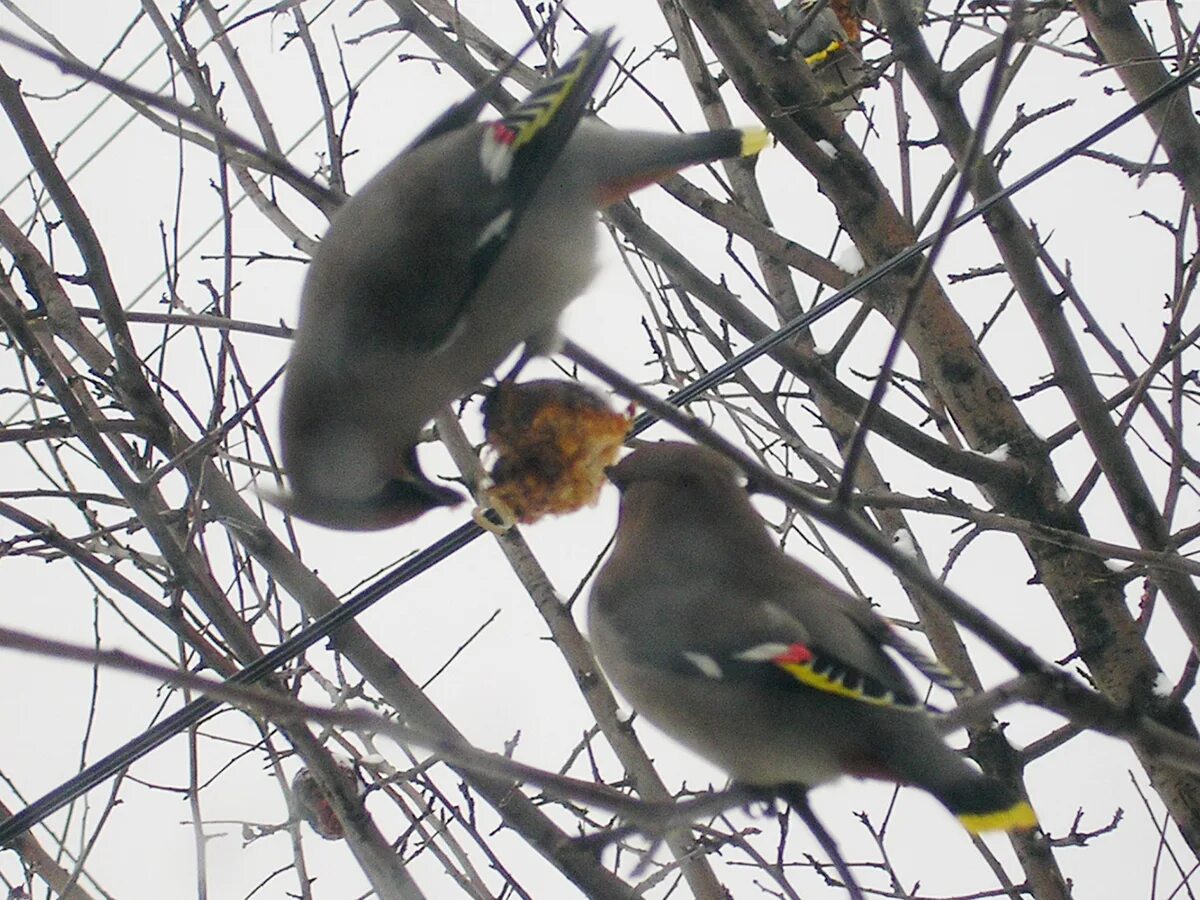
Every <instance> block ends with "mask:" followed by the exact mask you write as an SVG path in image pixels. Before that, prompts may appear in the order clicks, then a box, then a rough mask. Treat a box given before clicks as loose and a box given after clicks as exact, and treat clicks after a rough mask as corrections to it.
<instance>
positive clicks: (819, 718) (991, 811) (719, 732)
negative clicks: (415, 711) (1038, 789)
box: [588, 443, 1034, 830]
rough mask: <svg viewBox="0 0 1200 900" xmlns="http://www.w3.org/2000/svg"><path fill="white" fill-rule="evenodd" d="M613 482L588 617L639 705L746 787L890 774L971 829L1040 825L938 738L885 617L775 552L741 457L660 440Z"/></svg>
mask: <svg viewBox="0 0 1200 900" xmlns="http://www.w3.org/2000/svg"><path fill="white" fill-rule="evenodd" d="M610 478H611V480H612V481H613V483H614V484H616V486H617V487H618V488H620V490H621V511H620V522H619V525H618V528H617V538H616V544H615V546H614V548H613V551H612V555H611V557H610V558H609V559H608V561H607V562H606V563H605V565H604V567H603V568H602V569H601V570H600V572H599V574H598V575H597V577H596V582H595V585H594V587H593V589H592V593H591V601H590V605H589V611H588V626H589V631H590V633H591V638H592V643H593V646H594V648H595V652H596V657H597V659H598V660H599V661H600V664H601V666H602V667H603V668H604V671H605V673H606V674H607V675H608V677H609V678H610V680H611V681H612V682H613V684H614V685H615V686H616V688H617V689H618V690H619V691H620V692H621V693H622V694H623V695H624V696H625V697H626V698H627V699H628V700H629V702H630V704H631V705H632V706H633V708H634V709H635V710H637V711H638V712H639V713H641V714H642V715H644V716H645V717H646V718H647V719H649V720H650V721H651V722H653V723H654V724H656V725H658V726H659V727H660V728H662V729H663V730H664V731H666V732H667V733H668V734H670V735H672V736H673V737H675V738H676V739H677V740H679V741H680V742H681V743H683V744H685V745H687V746H689V747H690V748H691V749H692V750H694V751H695V752H697V753H699V754H700V755H701V756H704V757H706V758H708V759H709V760H711V761H712V762H714V763H716V764H717V765H719V766H720V767H721V768H723V769H725V770H726V771H727V772H728V773H729V774H730V775H731V776H732V777H733V779H734V780H735V781H738V782H741V783H744V784H748V785H754V786H758V787H763V788H768V789H769V788H773V787H780V786H785V785H797V784H798V785H802V786H804V787H812V786H814V785H817V784H821V783H823V782H827V781H830V780H832V779H835V778H837V777H839V776H841V775H857V776H863V777H879V778H885V779H888V780H892V781H899V782H905V783H911V784H914V785H917V786H920V787H922V788H924V789H925V790H927V791H929V792H930V793H932V794H933V795H934V796H935V797H937V798H938V799H939V800H941V801H942V803H944V804H945V805H946V806H947V807H948V808H949V809H950V810H951V811H952V812H954V813H955V814H956V815H958V816H959V817H960V818H961V819H962V820H963V822H964V824H965V825H967V827H968V828H972V829H973V830H983V829H989V828H997V827H999V828H1010V827H1031V826H1032V824H1033V822H1034V820H1033V813H1032V810H1031V809H1029V807H1028V805H1027V804H1025V803H1024V801H1022V800H1020V798H1019V797H1018V796H1017V794H1016V792H1015V791H1013V790H1012V789H1010V788H1009V787H1008V786H1007V785H1005V784H1003V783H1001V782H999V781H997V780H995V779H992V778H988V777H985V776H984V775H982V774H980V773H979V772H978V771H977V770H975V769H973V768H972V767H971V766H970V765H969V764H968V763H967V762H966V761H965V760H964V759H963V758H962V757H961V756H960V755H959V754H958V753H956V752H955V751H953V750H951V749H950V748H949V747H947V746H946V745H945V744H944V743H943V742H942V739H941V737H940V736H939V734H938V733H937V731H936V730H935V729H934V727H933V723H932V720H931V719H930V717H929V715H928V714H927V713H926V712H925V711H924V710H923V708H922V707H921V704H920V703H919V702H918V698H917V697H916V695H915V694H914V691H913V689H912V686H911V685H910V684H909V682H908V680H907V679H906V678H905V676H904V675H903V673H902V672H901V671H900V669H899V668H898V667H897V665H896V664H895V663H894V662H893V661H892V659H891V658H890V657H889V656H888V655H887V654H886V653H885V652H884V650H883V648H882V646H881V644H882V641H883V640H884V638H885V635H886V631H887V629H888V627H889V626H887V624H886V623H885V622H883V620H882V619H880V618H879V617H878V616H877V615H875V614H874V613H873V612H872V611H871V610H870V609H869V607H867V606H866V604H864V603H861V602H860V601H858V600H856V599H854V598H853V597H851V596H849V595H848V594H846V593H845V592H844V591H842V590H840V589H838V588H837V587H835V586H834V585H832V584H831V583H829V582H828V581H826V580H825V579H824V578H822V577H820V576H819V575H817V574H816V573H815V572H813V571H812V570H811V569H809V568H807V567H806V566H804V565H802V564H801V563H799V562H798V561H796V560H794V559H792V558H791V557H789V556H788V555H787V554H785V553H784V552H783V551H782V550H780V549H779V547H778V546H777V545H776V544H775V542H774V541H773V540H772V539H771V537H770V536H769V535H768V533H767V531H766V530H765V528H764V527H763V523H762V520H761V519H760V518H759V516H758V514H757V513H756V512H755V510H754V508H753V506H752V505H751V504H750V502H749V498H748V495H747V492H746V490H745V488H743V487H742V486H741V484H740V473H739V471H738V469H737V468H736V467H735V466H734V465H733V464H732V463H731V462H729V461H728V460H727V459H725V458H724V457H722V456H720V455H719V454H717V453H715V452H714V451H711V450H708V449H706V448H702V447H697V446H694V445H690V444H680V443H663V444H659V445H652V446H648V447H645V448H643V449H639V450H637V451H635V452H634V453H633V454H631V455H630V456H628V457H627V458H626V459H625V460H623V461H622V462H621V463H619V464H618V465H617V466H615V467H614V468H613V469H612V470H610ZM789 659H791V660H792V662H793V667H792V668H791V669H789V668H787V667H786V665H785V664H784V663H785V662H786V661H787V660H789ZM822 673H823V674H822ZM839 693H841V694H846V693H849V694H853V695H854V696H844V695H839Z"/></svg>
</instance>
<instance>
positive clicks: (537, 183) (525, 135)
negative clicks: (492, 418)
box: [280, 31, 766, 530]
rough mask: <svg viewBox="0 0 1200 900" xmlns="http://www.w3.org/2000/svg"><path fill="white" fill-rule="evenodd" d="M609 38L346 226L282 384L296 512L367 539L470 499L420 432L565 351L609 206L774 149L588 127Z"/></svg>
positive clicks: (345, 217)
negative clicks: (433, 465)
mask: <svg viewBox="0 0 1200 900" xmlns="http://www.w3.org/2000/svg"><path fill="white" fill-rule="evenodd" d="M610 35H611V33H610V32H609V31H605V32H600V33H597V34H594V35H592V36H590V37H588V38H587V39H586V40H585V41H584V42H583V45H582V46H581V47H580V48H579V50H578V51H577V52H576V53H575V54H574V56H572V57H571V58H570V59H569V60H568V61H567V62H566V63H565V64H564V65H563V66H562V67H561V68H560V69H559V70H558V71H557V73H556V74H555V75H554V76H553V77H552V78H551V79H549V80H548V81H547V82H546V83H545V84H544V85H543V86H542V87H541V88H539V89H538V90H536V91H535V92H534V93H533V94H532V95H531V96H530V97H528V98H527V99H526V100H525V101H524V102H523V103H521V104H520V105H519V106H518V107H516V108H515V109H513V110H512V111H511V112H510V113H509V114H507V115H506V116H504V117H503V118H502V119H500V120H499V121H495V122H476V121H475V119H476V117H477V116H478V114H479V112H480V111H481V110H482V108H483V106H484V105H485V104H486V102H487V101H488V99H490V92H491V89H490V88H487V89H481V91H477V92H476V93H475V94H473V95H472V96H471V97H469V98H468V99H467V100H465V101H463V102H462V103H460V104H458V105H457V106H455V107H453V108H452V109H451V110H449V111H448V112H447V113H445V114H444V115H443V116H441V117H440V118H439V119H438V120H437V121H436V122H434V124H433V125H432V126H430V127H429V128H428V129H426V131H425V132H424V133H423V134H422V135H421V137H419V138H418V139H417V141H416V142H415V143H414V144H413V145H412V146H410V147H409V148H408V149H407V150H405V151H404V152H403V153H401V154H400V156H398V157H397V158H396V159H394V160H393V161H392V162H391V163H389V164H388V165H387V166H386V167H385V168H384V169H383V170H382V171H381V172H379V174H377V175H376V176H375V177H374V178H372V179H371V180H370V181H369V182H368V183H367V184H366V185H364V186H363V188H362V189H361V190H360V191H359V192H358V193H357V194H355V195H354V196H353V197H352V198H351V199H350V200H349V201H348V202H347V203H346V204H345V205H344V206H343V207H342V208H341V209H340V210H339V211H338V213H337V214H336V215H335V216H334V218H333V220H332V222H331V223H330V227H329V230H328V231H327V232H326V234H325V237H324V238H323V239H322V241H321V243H320V245H319V247H318V249H317V251H316V253H315V254H314V256H313V259H312V264H311V265H310V266H309V270H308V275H307V279H306V281H305V284H304V289H303V293H302V296H301V308H300V319H299V324H298V327H297V330H296V339H295V344H294V346H293V349H292V356H291V360H290V362H289V364H288V371H287V380H286V383H285V386H284V392H283V408H282V415H281V432H282V456H283V465H284V469H285V471H286V473H287V476H288V479H289V481H290V493H289V494H288V495H285V496H283V497H281V498H280V505H281V506H283V507H284V508H285V509H287V510H289V511H290V512H292V513H294V514H295V515H297V516H300V517H301V518H305V519H309V520H311V521H313V522H316V523H319V524H321V525H325V526H328V527H332V528H344V529H357V530H364V529H376V528H387V527H390V526H393V525H398V524H400V523H402V522H407V521H409V520H411V519H415V518H416V517H417V516H419V515H421V514H422V513H424V512H425V511H427V510H429V509H432V508H434V507H437V506H445V505H450V504H454V503H457V502H458V501H459V500H460V499H461V497H460V495H459V493H458V492H457V491H455V490H452V489H450V488H448V487H444V486H442V485H439V484H436V483H435V482H433V481H431V480H429V479H428V478H427V477H426V476H425V475H424V474H423V473H422V471H421V468H420V464H419V462H418V459H417V453H416V445H417V442H418V437H419V435H420V432H421V429H422V427H423V426H424V425H425V424H426V423H427V422H428V421H429V420H430V419H431V418H433V416H434V415H435V414H436V413H437V412H438V411H439V410H440V409H441V408H443V407H444V406H445V405H446V404H447V403H450V402H451V401H453V400H454V399H456V398H458V397H460V396H462V395H463V394H465V393H467V392H468V391H470V390H472V389H473V388H475V387H476V386H477V385H478V384H479V382H480V381H481V379H483V378H485V377H487V376H488V375H489V374H491V373H492V371H493V369H494V368H495V367H496V366H497V365H498V364H499V363H500V362H501V361H502V360H503V359H504V358H505V357H506V356H507V355H508V354H509V353H510V352H511V351H512V350H513V349H514V348H516V347H517V346H518V345H520V344H522V343H525V345H526V348H527V350H529V349H531V348H532V349H537V348H539V347H542V346H546V345H548V344H549V343H550V340H549V338H550V337H551V336H552V335H553V334H554V333H555V325H556V323H557V320H558V317H559V314H560V313H561V312H562V311H563V309H564V308H565V307H566V306H567V304H568V303H570V301H571V300H572V299H574V298H575V297H576V296H577V295H578V294H579V293H580V292H582V291H583V289H584V288H585V287H586V286H587V284H588V283H589V281H590V280H591V278H592V276H593V274H594V261H593V257H594V254H595V248H596V243H597V241H596V211H597V210H598V209H600V208H603V207H604V206H605V205H607V204H609V203H612V202H613V201H615V200H617V199H619V198H622V197H624V196H625V195H627V194H628V193H629V192H630V191H632V190H636V189H637V188H639V187H643V186H645V185H648V184H651V183H654V182H656V181H659V180H662V179H663V178H666V177H668V176H669V175H671V174H673V173H674V172H677V171H679V170H680V169H682V168H684V167H686V166H689V165H693V164H696V163H702V162H710V161H713V160H717V159H722V158H726V157H735V156H738V155H749V154H751V153H755V152H757V151H758V150H759V149H760V148H761V147H762V146H763V145H764V144H765V142H766V132H765V131H764V130H763V129H748V130H739V129H725V130H721V131H713V132H708V133H705V134H694V135H688V134H650V133H644V132H633V131H619V130H617V129H615V128H609V127H607V126H605V125H603V124H601V123H600V122H598V121H596V120H594V119H584V120H582V121H581V117H582V116H583V113H584V110H585V107H586V105H587V103H588V101H589V99H590V97H591V95H592V92H593V90H594V89H595V87H596V84H597V83H598V81H599V79H600V76H601V74H602V73H603V71H604V69H605V67H606V66H607V64H608V61H609V59H610V57H611V56H612V52H613V44H612V41H611V40H610Z"/></svg>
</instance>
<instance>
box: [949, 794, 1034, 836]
mask: <svg viewBox="0 0 1200 900" xmlns="http://www.w3.org/2000/svg"><path fill="white" fill-rule="evenodd" d="M958 821H960V822H962V825H963V828H965V829H967V831H969V832H971V834H981V833H983V832H985V831H1028V830H1029V829H1031V828H1037V827H1038V820H1037V814H1036V813H1035V812H1034V811H1033V807H1032V806H1030V805H1029V804H1028V803H1026V802H1025V801H1024V800H1022V801H1021V802H1020V803H1017V804H1015V805H1013V806H1010V807H1009V808H1008V809H1001V810H997V811H995V812H988V813H963V814H961V815H959V817H958Z"/></svg>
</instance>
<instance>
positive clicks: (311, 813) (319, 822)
mask: <svg viewBox="0 0 1200 900" xmlns="http://www.w3.org/2000/svg"><path fill="white" fill-rule="evenodd" d="M334 762H335V763H336V764H337V770H338V773H339V774H340V775H341V778H342V780H343V781H344V782H345V784H346V786H347V787H348V788H349V789H350V790H351V791H352V792H353V793H354V794H356V795H358V796H360V797H361V795H362V793H363V783H362V782H361V781H360V780H359V778H358V773H357V772H355V770H354V763H352V762H351V761H350V760H348V759H345V758H343V757H340V756H334ZM292 797H293V798H294V799H295V801H296V812H298V813H299V814H300V817H301V818H302V819H304V821H306V822H308V824H309V825H311V826H312V830H313V831H315V832H316V833H317V834H319V835H320V836H321V837H323V838H325V840H327V841H340V840H341V839H342V838H344V837H345V836H346V829H345V828H343V827H342V822H341V820H340V819H339V818H338V817H337V813H335V812H334V811H333V804H332V803H330V802H329V795H328V794H327V793H326V791H325V788H324V787H322V786H321V784H320V782H318V781H317V779H316V777H315V776H314V775H313V773H312V772H310V771H309V770H308V768H307V767H305V768H302V769H300V770H299V771H298V772H296V774H295V776H294V777H293V778H292Z"/></svg>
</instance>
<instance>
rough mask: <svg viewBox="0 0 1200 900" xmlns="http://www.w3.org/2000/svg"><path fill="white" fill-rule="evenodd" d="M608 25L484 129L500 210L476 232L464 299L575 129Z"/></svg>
mask: <svg viewBox="0 0 1200 900" xmlns="http://www.w3.org/2000/svg"><path fill="white" fill-rule="evenodd" d="M611 36H612V29H611V28H609V29H606V30H604V31H600V32H597V33H596V34H592V35H589V36H588V38H587V40H585V41H584V42H583V44H582V45H581V46H580V48H579V49H578V50H576V51H575V53H574V55H572V56H571V58H570V59H568V60H567V61H566V62H565V63H563V65H562V66H561V67H560V68H559V70H558V71H557V72H556V73H555V74H554V77H553V78H550V79H549V80H547V81H546V82H545V83H544V84H542V85H541V86H540V87H539V88H538V89H537V90H535V91H534V92H533V93H532V94H530V95H529V96H528V97H526V98H525V100H524V101H523V102H522V103H521V104H520V105H519V106H517V107H516V108H515V109H513V110H511V111H510V112H509V113H508V114H507V115H506V116H504V118H502V119H500V120H499V121H497V122H494V123H492V125H491V126H490V127H489V128H488V129H487V130H486V131H485V132H484V136H483V146H482V147H481V148H480V159H481V160H482V162H483V166H484V170H485V173H486V176H487V178H488V179H489V180H490V181H491V183H492V184H491V187H492V190H494V191H497V192H499V194H500V196H501V201H500V202H499V203H498V204H497V208H498V210H499V211H498V212H497V213H496V215H495V216H494V217H493V218H492V219H491V220H490V221H489V222H487V223H486V224H485V225H484V228H483V230H482V231H481V232H480V233H479V235H478V238H477V241H476V247H475V252H474V254H473V255H472V257H471V266H470V279H469V285H468V288H467V296H466V297H464V303H465V302H466V300H467V299H469V297H470V294H471V292H472V291H474V290H475V289H476V288H477V287H479V285H480V284H481V283H482V282H483V280H484V279H485V278H486V277H487V275H488V272H489V271H491V268H492V265H493V264H494V263H495V261H496V257H497V256H499V255H500V252H501V250H503V249H504V245H505V244H506V243H507V242H508V239H509V237H510V236H511V235H512V234H513V232H514V231H515V230H516V228H517V226H518V225H519V224H520V222H521V218H522V216H523V215H524V213H525V211H526V210H527V209H528V208H529V205H530V203H531V202H532V201H533V198H534V195H535V194H536V193H537V190H538V188H539V187H540V186H541V184H542V182H543V181H544V180H545V178H546V175H547V173H549V171H550V169H551V168H552V167H553V165H554V162H555V160H557V159H558V157H559V155H560V154H561V153H562V151H563V148H564V147H566V145H567V141H569V140H570V139H571V135H572V134H574V133H575V127H576V126H577V125H578V124H579V119H580V118H581V117H582V116H583V113H584V110H585V109H586V108H587V104H588V101H589V100H590V99H591V96H592V92H593V91H594V90H595V89H596V84H597V83H598V82H599V81H600V76H601V75H602V74H603V72H604V69H605V67H606V66H607V65H608V61H609V59H611V58H612V54H613V49H614V47H615V45H614V44H613V43H612V42H611V40H610V38H611Z"/></svg>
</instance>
